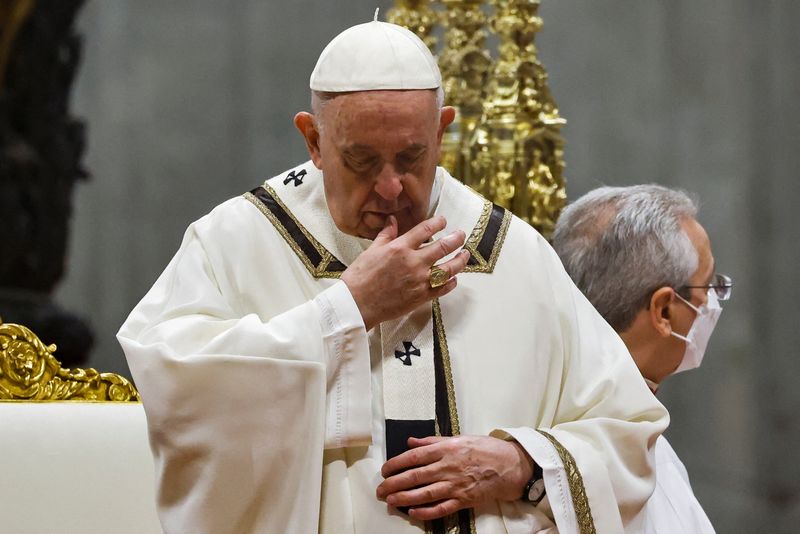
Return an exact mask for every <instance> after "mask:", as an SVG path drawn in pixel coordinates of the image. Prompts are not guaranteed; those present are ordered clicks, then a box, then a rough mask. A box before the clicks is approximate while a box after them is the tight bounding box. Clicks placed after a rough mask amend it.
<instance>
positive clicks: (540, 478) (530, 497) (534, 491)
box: [521, 462, 545, 504]
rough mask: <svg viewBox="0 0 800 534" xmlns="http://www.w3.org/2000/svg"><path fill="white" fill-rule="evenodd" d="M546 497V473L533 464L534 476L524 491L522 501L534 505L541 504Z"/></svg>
mask: <svg viewBox="0 0 800 534" xmlns="http://www.w3.org/2000/svg"><path fill="white" fill-rule="evenodd" d="M544 496H545V487H544V471H542V468H541V467H540V466H539V464H537V463H536V462H534V463H533V475H532V476H531V479H530V480H529V481H528V483H527V484H525V489H524V490H522V497H521V498H522V500H523V501H525V502H529V503H532V504H539V503H540V502H541V501H542V499H544Z"/></svg>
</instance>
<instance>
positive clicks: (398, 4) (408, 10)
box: [386, 0, 438, 52]
mask: <svg viewBox="0 0 800 534" xmlns="http://www.w3.org/2000/svg"><path fill="white" fill-rule="evenodd" d="M386 21H387V22H391V23H392V24H397V25H398V26H404V27H406V28H408V29H409V30H411V31H412V32H414V33H415V34H416V35H417V36H418V37H419V38H420V39H422V42H423V43H425V44H426V45H428V48H430V49H431V52H434V51H435V49H436V37H434V36H433V35H431V32H432V31H433V28H434V26H435V25H436V23H437V22H438V14H437V13H436V11H434V10H433V8H431V6H430V0H395V7H393V8H391V9H390V10H389V11H387V12H386Z"/></svg>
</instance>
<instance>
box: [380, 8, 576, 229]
mask: <svg viewBox="0 0 800 534" xmlns="http://www.w3.org/2000/svg"><path fill="white" fill-rule="evenodd" d="M539 3H540V2H539V0H490V1H489V2H488V4H487V2H485V1H483V0H439V1H438V2H435V4H436V5H437V6H438V7H440V9H439V10H435V9H434V8H433V7H431V4H432V2H429V1H427V0H419V1H411V0H405V1H400V0H397V1H396V7H395V8H393V9H392V10H390V12H389V14H388V17H387V19H388V20H389V21H390V22H395V23H396V24H401V25H403V26H406V27H407V28H409V29H410V30H411V31H413V32H415V33H416V34H417V35H419V36H420V37H421V38H422V39H423V40H425V42H426V43H427V44H428V46H430V47H431V49H432V50H434V51H435V44H436V42H435V40H434V37H433V35H434V32H435V30H436V28H435V26H434V25H433V24H431V22H430V21H431V20H433V19H434V18H436V19H437V20H438V22H439V24H440V25H441V26H443V27H444V29H445V33H444V45H443V47H442V50H441V51H440V52H439V54H438V56H439V67H440V69H441V71H442V85H443V87H444V90H445V95H446V100H445V103H446V104H448V105H451V106H454V107H455V108H456V110H457V111H458V113H457V118H456V121H454V123H453V125H451V127H450V128H449V129H448V131H447V132H446V134H445V137H444V139H443V142H442V159H441V163H442V165H443V166H444V167H445V168H447V169H448V170H449V171H450V172H451V173H452V174H453V175H454V176H456V177H458V178H460V179H461V180H462V181H463V182H464V183H466V184H467V185H469V186H470V187H472V188H473V189H475V190H477V191H478V192H480V193H481V194H483V195H484V196H486V197H487V198H489V199H490V200H492V201H493V202H495V203H496V204H499V205H500V206H503V207H505V208H508V209H510V210H511V211H512V212H514V214H516V215H517V216H519V217H520V218H522V219H523V220H525V221H527V222H528V223H530V224H532V225H533V226H534V227H535V228H536V229H537V230H539V231H540V232H541V233H542V234H544V235H545V236H549V235H550V233H551V232H552V231H553V227H554V225H555V221H556V219H557V218H558V215H559V213H560V212H561V209H562V208H563V207H564V204H565V203H566V191H565V182H564V174H563V173H564V157H563V147H564V140H563V138H562V137H561V127H562V126H563V125H564V124H565V123H566V121H565V120H564V119H562V118H561V116H560V115H559V112H558V108H557V106H556V104H555V101H554V100H553V97H552V95H551V94H550V90H549V88H548V84H547V72H546V71H545V69H544V67H543V66H542V64H541V63H540V62H539V60H538V58H537V53H536V46H535V45H534V38H535V36H536V33H537V32H538V31H539V30H540V29H541V27H542V19H541V18H540V17H539V16H538V10H539ZM422 21H424V22H422ZM487 29H488V30H489V31H491V32H493V33H494V34H495V35H496V36H497V38H498V40H499V45H498V48H497V57H496V59H492V55H491V53H490V51H489V50H488V49H487V48H486V37H487V31H486V30H487Z"/></svg>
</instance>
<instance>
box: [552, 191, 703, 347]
mask: <svg viewBox="0 0 800 534" xmlns="http://www.w3.org/2000/svg"><path fill="white" fill-rule="evenodd" d="M696 215H697V204H696V202H695V201H694V200H693V199H692V198H691V197H689V195H688V194H686V193H685V192H683V191H676V190H672V189H667V188H666V187H661V186H658V185H636V186H631V187H600V188H598V189H595V190H594V191H590V192H589V193H587V194H586V195H584V196H582V197H581V198H579V199H578V200H576V201H575V202H573V203H572V204H570V205H569V206H568V207H567V208H566V209H565V210H564V212H563V213H562V214H561V217H560V218H559V219H558V222H557V223H556V228H555V232H554V233H553V247H554V248H555V250H556V252H557V253H558V255H559V256H560V257H561V261H562V262H563V263H564V268H565V269H566V270H567V272H568V273H569V275H570V276H571V277H572V280H573V281H574V282H575V284H576V285H577V286H578V287H579V288H580V290H581V291H583V293H584V294H585V295H586V297H587V298H588V299H589V301H590V302H591V303H592V304H593V305H594V307H595V308H596V309H597V311H598V312H600V315H602V316H603V317H604V318H605V320H606V321H608V323H609V324H610V325H611V326H612V327H614V329H615V330H616V331H617V332H624V331H625V330H627V329H628V328H629V327H630V326H631V324H632V323H633V320H634V319H635V317H636V315H637V314H638V313H639V311H640V310H642V309H647V308H648V307H649V304H650V298H651V297H652V294H653V292H654V291H655V290H657V289H658V288H660V287H665V286H668V287H672V288H674V289H675V290H676V291H678V290H681V289H682V288H683V287H684V286H686V285H687V284H688V283H689V278H690V277H691V276H692V274H693V273H694V272H695V271H696V270H697V267H698V262H699V258H698V254H697V250H696V249H695V247H694V245H693V244H692V242H691V240H690V239H689V236H688V235H687V234H686V232H685V231H684V230H683V228H682V226H681V223H682V222H683V221H684V220H686V219H694V218H695V217H696Z"/></svg>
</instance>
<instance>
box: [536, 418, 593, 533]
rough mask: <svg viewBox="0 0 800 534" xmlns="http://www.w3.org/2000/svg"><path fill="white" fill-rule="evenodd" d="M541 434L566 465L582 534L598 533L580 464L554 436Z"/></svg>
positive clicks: (541, 431) (541, 432)
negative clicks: (579, 468) (579, 467)
mask: <svg viewBox="0 0 800 534" xmlns="http://www.w3.org/2000/svg"><path fill="white" fill-rule="evenodd" d="M539 433H540V434H541V435H543V436H544V437H546V438H547V439H548V440H549V441H550V443H552V444H553V447H555V448H556V451H557V452H558V455H559V456H560V457H561V463H563V464H564V470H565V471H566V473H567V483H568V484H569V492H570V494H571V495H572V506H573V507H574V508H575V516H576V517H577V519H578V528H579V531H580V534H596V532H597V531H596V530H595V528H594V519H592V509H591V507H590V506H589V498H588V497H587V496H586V488H585V487H584V485H583V477H582V476H581V472H580V471H579V470H578V464H577V463H575V458H573V456H572V454H570V452H569V451H568V450H567V449H566V448H565V447H564V446H563V445H561V443H559V441H558V440H557V439H556V438H555V437H554V436H553V435H552V434H550V433H548V432H545V431H544V430H539Z"/></svg>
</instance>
